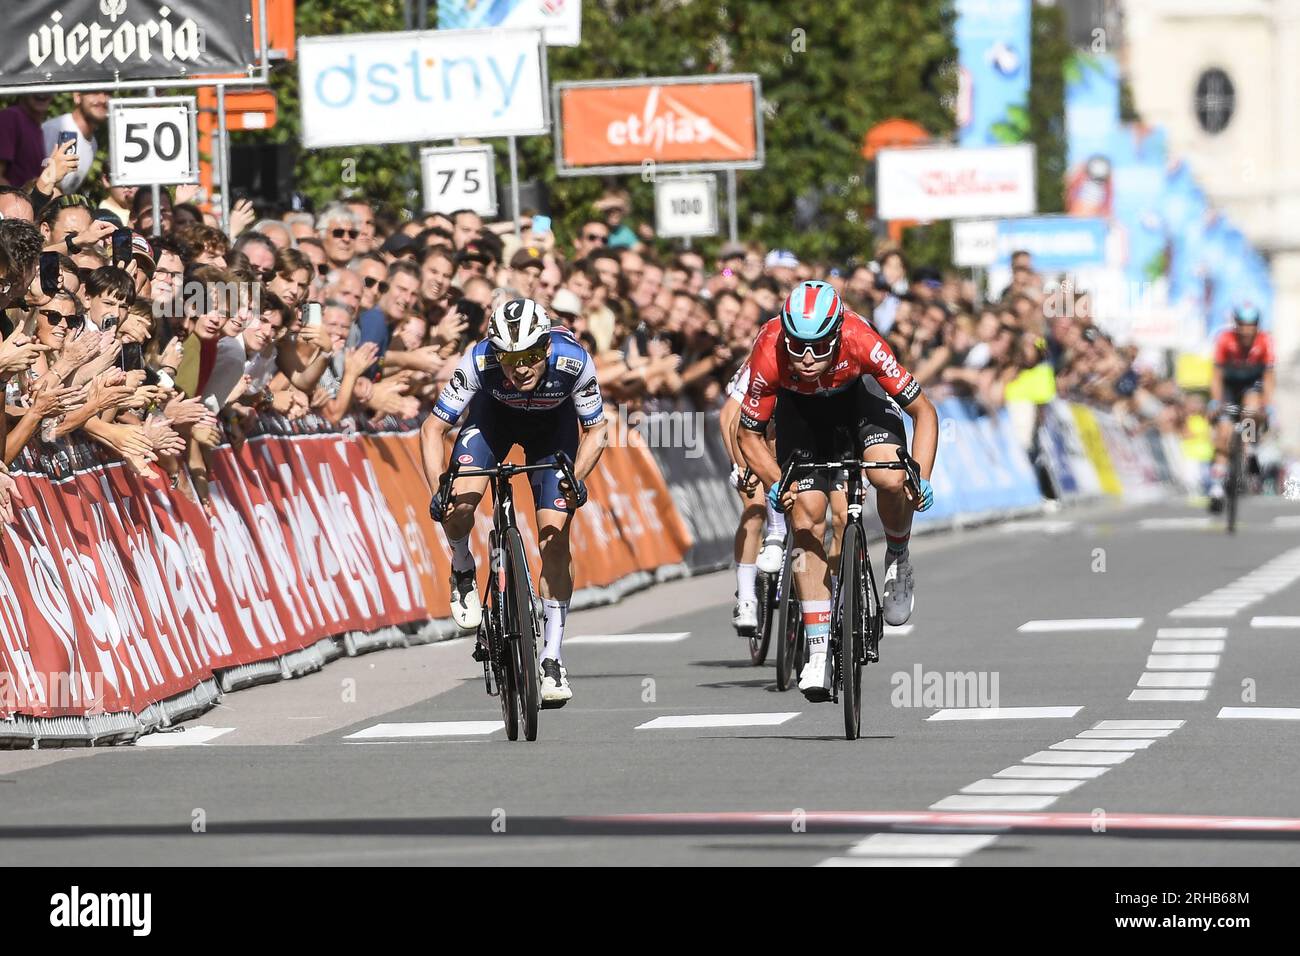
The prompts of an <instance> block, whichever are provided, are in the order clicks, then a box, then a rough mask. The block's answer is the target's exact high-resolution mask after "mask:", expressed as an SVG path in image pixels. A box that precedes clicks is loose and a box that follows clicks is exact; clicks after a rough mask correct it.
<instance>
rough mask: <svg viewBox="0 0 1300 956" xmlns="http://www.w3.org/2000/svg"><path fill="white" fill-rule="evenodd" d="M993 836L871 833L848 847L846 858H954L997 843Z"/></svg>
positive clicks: (977, 834) (985, 834) (987, 834)
mask: <svg viewBox="0 0 1300 956" xmlns="http://www.w3.org/2000/svg"><path fill="white" fill-rule="evenodd" d="M997 839H998V838H997V835H996V834H992V833H873V834H872V835H871V836H869V837H867V838H866V839H865V840H859V841H858V842H857V843H855V844H853V846H851V847H849V849H848V855H849V856H885V857H953V856H965V855H966V854H968V853H974V852H976V851H977V850H982V849H984V848H985V847H987V846H989V845H991V844H993V843H996V842H997Z"/></svg>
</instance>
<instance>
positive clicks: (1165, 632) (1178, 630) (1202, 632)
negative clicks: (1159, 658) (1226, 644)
mask: <svg viewBox="0 0 1300 956" xmlns="http://www.w3.org/2000/svg"><path fill="white" fill-rule="evenodd" d="M1227 636H1228V629H1227V628H1226V627H1162V628H1159V629H1158V630H1157V631H1156V637H1184V638H1189V639H1193V640H1205V639H1208V638H1213V637H1227Z"/></svg>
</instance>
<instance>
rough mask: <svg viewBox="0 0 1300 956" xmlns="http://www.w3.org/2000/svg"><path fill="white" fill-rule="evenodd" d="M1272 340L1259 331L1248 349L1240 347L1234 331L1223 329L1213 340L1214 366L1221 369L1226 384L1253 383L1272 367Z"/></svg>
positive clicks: (1266, 334) (1265, 333)
mask: <svg viewBox="0 0 1300 956" xmlns="http://www.w3.org/2000/svg"><path fill="white" fill-rule="evenodd" d="M1273 362H1274V357H1273V339H1272V337H1271V336H1270V335H1269V334H1268V333H1267V332H1265V331H1264V330H1263V329H1260V330H1259V331H1258V332H1256V333H1255V339H1254V341H1252V342H1251V343H1250V348H1249V349H1245V348H1242V346H1241V340H1240V339H1239V338H1237V332H1236V330H1235V329H1224V330H1223V331H1222V332H1220V333H1219V337H1218V338H1217V339H1215V340H1214V364H1215V365H1217V366H1218V367H1219V368H1221V369H1223V379H1224V381H1226V382H1231V383H1234V384H1242V383H1249V382H1255V381H1258V380H1259V379H1261V378H1263V377H1264V373H1265V372H1266V371H1268V370H1269V369H1271V368H1272V367H1273Z"/></svg>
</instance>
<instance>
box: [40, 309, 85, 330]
mask: <svg viewBox="0 0 1300 956" xmlns="http://www.w3.org/2000/svg"><path fill="white" fill-rule="evenodd" d="M40 312H41V315H43V316H45V321H46V322H48V323H50V325H60V324H66V325H67V326H68V328H69V329H70V330H76V329H79V328H81V327H82V326H83V325H85V324H86V317H85V316H84V315H82V314H81V313H79V312H78V313H76V314H75V315H64V314H63V313H62V312H60V311H58V310H57V309H41V310H40Z"/></svg>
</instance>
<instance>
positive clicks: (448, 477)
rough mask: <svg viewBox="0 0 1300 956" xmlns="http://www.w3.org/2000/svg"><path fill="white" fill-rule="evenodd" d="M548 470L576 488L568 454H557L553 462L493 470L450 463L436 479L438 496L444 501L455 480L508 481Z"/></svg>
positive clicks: (506, 465)
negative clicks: (515, 477)
mask: <svg viewBox="0 0 1300 956" xmlns="http://www.w3.org/2000/svg"><path fill="white" fill-rule="evenodd" d="M548 468H558V469H559V471H560V475H561V477H562V478H564V480H566V481H567V482H568V483H569V487H570V488H574V487H576V482H577V479H575V478H574V476H573V462H572V461H571V460H570V458H569V456H568V454H566V453H565V452H559V453H558V454H556V456H555V461H551V462H543V463H539V464H535V465H512V464H510V463H509V462H503V463H502V464H500V465H497V466H496V467H495V468H470V469H462V468H461V467H460V462H452V465H451V467H450V468H449V469H447V470H446V471H444V472H443V473H442V475H441V476H440V477H439V478H438V494H439V495H440V496H441V497H442V500H443V501H446V500H447V497H448V495H450V493H451V485H452V482H454V481H455V480H456V479H457V478H496V477H498V476H499V477H501V478H504V479H505V480H506V481H509V480H510V479H511V478H513V477H514V476H515V475H522V474H525V473H526V472H530V471H546V470H547V469H548Z"/></svg>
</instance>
